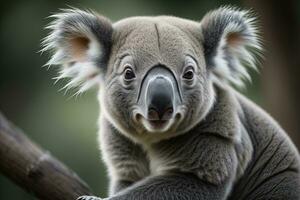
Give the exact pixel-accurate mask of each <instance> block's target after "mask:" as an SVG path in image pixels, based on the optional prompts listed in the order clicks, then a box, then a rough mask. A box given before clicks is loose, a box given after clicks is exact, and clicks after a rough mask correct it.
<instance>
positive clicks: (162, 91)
mask: <svg viewBox="0 0 300 200" xmlns="http://www.w3.org/2000/svg"><path fill="white" fill-rule="evenodd" d="M173 97H174V94H173V88H172V83H171V82H170V81H169V80H168V79H167V78H165V77H163V76H158V77H156V78H154V79H153V80H151V81H150V82H149V86H148V92H147V100H148V119H149V120H168V119H170V118H171V117H172V115H173V110H174V109H173Z"/></svg>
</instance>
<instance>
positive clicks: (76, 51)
mask: <svg viewBox="0 0 300 200" xmlns="http://www.w3.org/2000/svg"><path fill="white" fill-rule="evenodd" d="M89 43H90V40H89V39H88V38H86V37H74V38H72V39H70V46H71V49H70V51H71V54H72V57H73V59H74V61H80V62H81V61H85V60H86V59H87V50H88V48H89Z"/></svg>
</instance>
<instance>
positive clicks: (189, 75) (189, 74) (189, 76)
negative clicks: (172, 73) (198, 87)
mask: <svg viewBox="0 0 300 200" xmlns="http://www.w3.org/2000/svg"><path fill="white" fill-rule="evenodd" d="M182 77H183V78H184V79H187V80H192V79H193V78H194V69H193V68H192V67H189V68H188V69H187V70H186V71H185V72H184V74H183V76H182Z"/></svg>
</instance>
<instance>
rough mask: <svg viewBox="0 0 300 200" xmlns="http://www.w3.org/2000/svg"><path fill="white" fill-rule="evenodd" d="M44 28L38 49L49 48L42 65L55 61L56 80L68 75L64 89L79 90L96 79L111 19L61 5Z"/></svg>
mask: <svg viewBox="0 0 300 200" xmlns="http://www.w3.org/2000/svg"><path fill="white" fill-rule="evenodd" d="M51 17H53V18H54V20H53V22H52V23H50V25H49V26H48V27H46V28H48V29H50V30H51V32H50V34H49V35H48V36H47V37H46V38H45V39H44V40H43V42H42V45H43V49H42V51H48V50H49V51H51V52H52V57H51V59H50V60H49V61H48V63H47V64H46V65H49V66H50V65H59V66H60V69H59V75H58V76H57V77H56V79H57V80H59V79H63V78H69V79H70V82H69V83H68V84H67V85H66V86H65V87H64V88H66V89H69V88H72V87H75V88H79V89H78V92H77V93H81V92H84V91H86V90H87V89H89V88H91V87H92V86H94V85H96V84H98V83H99V81H100V80H101V74H103V73H104V72H105V70H106V65H107V61H108V58H109V54H110V48H111V40H112V39H111V38H112V32H113V28H112V25H111V22H110V21H109V20H108V19H106V18H104V17H102V16H99V15H97V14H96V13H94V12H87V11H82V10H79V9H64V10H62V12H61V13H59V14H55V15H52V16H51Z"/></svg>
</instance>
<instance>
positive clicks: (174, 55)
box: [43, 7, 300, 200]
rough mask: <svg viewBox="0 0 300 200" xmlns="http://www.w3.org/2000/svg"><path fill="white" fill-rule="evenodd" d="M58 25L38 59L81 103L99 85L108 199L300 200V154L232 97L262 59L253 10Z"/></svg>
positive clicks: (76, 17) (88, 14)
mask: <svg viewBox="0 0 300 200" xmlns="http://www.w3.org/2000/svg"><path fill="white" fill-rule="evenodd" d="M53 17H54V20H53V22H52V23H51V24H50V25H49V26H48V28H49V29H51V31H50V34H49V36H48V37H46V38H45V40H44V42H43V51H50V52H51V58H50V60H49V62H48V63H47V64H48V65H58V66H59V74H58V76H57V77H56V78H57V79H58V80H60V79H65V78H67V79H69V80H70V81H69V82H68V83H67V84H66V86H65V88H66V89H67V90H68V89H69V88H77V92H76V94H80V93H82V92H84V91H86V90H88V89H90V88H91V87H93V86H99V87H98V88H99V95H98V99H99V102H100V111H101V112H100V117H99V128H100V131H99V142H100V147H101V152H102V157H103V161H104V162H105V164H106V166H107V168H108V176H109V178H110V183H109V185H110V186H109V197H107V198H104V199H106V200H138V199H141V200H166V199H186V200H196V199H201V200H205V199H206V200H212V199H213V200H225V199H229V200H241V199H247V200H251V199H289V200H296V199H300V158H299V153H298V151H297V149H296V147H295V146H294V144H293V143H292V142H291V140H290V138H289V137H288V135H287V134H286V133H285V132H284V130H283V129H282V128H281V127H280V126H279V125H278V123H277V122H276V121H275V120H273V119H272V118H271V117H270V116H269V115H268V114H267V113H266V112H265V111H263V110H262V109H261V108H259V107H258V106H257V105H255V104H254V103H253V102H251V101H250V100H248V99H247V98H246V97H244V96H243V95H242V94H240V93H239V92H238V91H237V90H236V89H235V88H237V87H239V86H241V87H242V86H243V85H244V82H245V81H246V80H247V79H250V76H249V74H248V68H249V67H252V68H255V66H256V63H257V62H256V60H257V58H259V56H260V54H261V50H262V45H261V42H260V41H261V40H260V38H259V34H258V31H257V26H256V20H255V18H253V14H251V12H249V11H243V10H240V9H237V8H232V7H221V8H219V9H216V10H213V11H211V12H209V13H207V14H206V15H205V16H204V17H203V19H202V20H200V21H199V22H197V21H192V20H188V19H182V18H178V17H173V16H154V17H142V16H138V17H130V18H126V19H122V20H120V21H117V22H115V23H112V22H110V20H109V19H107V18H105V17H104V16H101V15H99V14H97V13H95V12H93V11H83V10H79V9H76V8H74V9H73V8H70V9H66V10H62V11H61V13H58V14H55V15H54V16H53ZM79 199H86V200H98V199H101V198H98V197H93V196H82V197H79Z"/></svg>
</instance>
